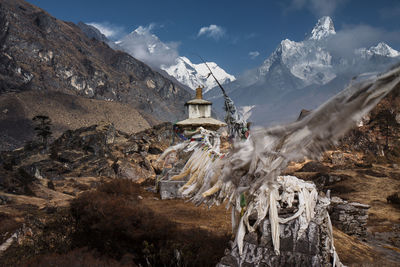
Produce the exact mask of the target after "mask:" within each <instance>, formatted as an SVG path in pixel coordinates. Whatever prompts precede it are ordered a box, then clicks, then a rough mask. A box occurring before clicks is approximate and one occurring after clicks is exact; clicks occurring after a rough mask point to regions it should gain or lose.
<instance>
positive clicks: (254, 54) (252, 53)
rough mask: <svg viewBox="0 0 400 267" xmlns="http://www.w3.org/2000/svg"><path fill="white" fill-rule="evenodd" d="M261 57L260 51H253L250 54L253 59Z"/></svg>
mask: <svg viewBox="0 0 400 267" xmlns="http://www.w3.org/2000/svg"><path fill="white" fill-rule="evenodd" d="M259 55H260V52H258V51H251V52H249V56H250V58H251V59H255V58H256V57H258V56H259Z"/></svg>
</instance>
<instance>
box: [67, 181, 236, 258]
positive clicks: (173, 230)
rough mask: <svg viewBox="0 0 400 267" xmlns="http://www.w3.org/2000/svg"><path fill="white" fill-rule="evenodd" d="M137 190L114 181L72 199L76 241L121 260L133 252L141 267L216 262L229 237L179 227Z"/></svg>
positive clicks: (135, 186) (126, 182)
mask: <svg viewBox="0 0 400 267" xmlns="http://www.w3.org/2000/svg"><path fill="white" fill-rule="evenodd" d="M139 192H140V189H139V187H138V185H136V184H134V183H133V182H131V181H129V180H114V181H113V182H111V183H106V184H104V185H102V186H100V187H99V188H98V189H97V190H96V191H91V192H85V193H83V194H82V195H81V196H80V197H79V198H77V199H75V200H74V201H73V202H72V203H71V211H72V215H73V216H74V218H75V219H76V229H77V232H76V233H75V238H74V243H75V245H76V246H78V247H84V246H87V247H89V248H90V249H95V250H97V251H98V252H99V253H101V254H103V255H104V254H105V255H107V256H108V257H112V258H114V259H117V260H120V259H121V258H122V256H123V255H126V254H131V255H133V258H134V261H135V263H137V264H141V265H143V266H146V265H148V264H150V265H151V266H215V264H216V263H217V262H218V261H219V259H220V258H221V257H222V256H223V252H224V249H225V246H226V244H227V242H228V240H229V237H228V236H214V235H212V234H211V233H209V232H207V231H205V230H202V229H187V230H186V229H185V230H182V229H179V228H178V226H177V224H176V223H174V222H171V221H170V220H169V219H168V218H166V217H163V216H160V215H159V214H155V213H154V212H153V211H152V210H150V209H149V208H148V207H146V206H145V205H144V204H143V203H142V201H140V200H139V199H138V198H137V196H138V194H139Z"/></svg>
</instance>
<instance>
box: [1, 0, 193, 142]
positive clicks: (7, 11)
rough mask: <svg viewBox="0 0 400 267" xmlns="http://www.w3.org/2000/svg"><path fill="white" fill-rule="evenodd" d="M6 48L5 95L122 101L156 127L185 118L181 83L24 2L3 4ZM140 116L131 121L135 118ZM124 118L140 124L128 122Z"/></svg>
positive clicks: (3, 60) (3, 47) (3, 43)
mask: <svg viewBox="0 0 400 267" xmlns="http://www.w3.org/2000/svg"><path fill="white" fill-rule="evenodd" d="M0 47H1V48H0V95H1V96H3V95H4V94H7V93H10V92H15V93H17V94H19V93H21V92H24V91H40V92H42V93H44V94H43V97H44V98H46V97H47V93H49V94H50V92H59V93H60V98H63V99H65V101H66V102H68V101H70V98H71V96H77V97H84V98H92V99H98V100H102V101H108V102H120V103H122V104H124V105H126V109H131V110H137V112H140V113H141V114H143V116H145V117H146V118H148V119H149V121H150V122H151V121H159V120H161V121H174V120H177V119H180V118H183V117H184V116H185V115H184V114H185V108H184V103H185V102H186V101H187V100H188V99H190V98H191V95H190V93H189V92H188V91H187V90H185V89H184V88H182V87H181V86H180V85H179V84H176V83H173V82H172V81H170V80H168V79H167V78H165V77H164V76H162V75H161V74H159V73H158V72H156V71H154V70H152V69H151V68H150V67H148V66H147V65H145V64H144V63H142V62H141V61H138V60H136V59H135V58H133V57H132V56H130V55H128V54H126V53H124V52H121V51H115V50H113V49H111V48H110V47H109V46H108V45H107V44H106V43H104V42H102V41H98V40H96V39H95V38H89V37H87V36H86V35H85V34H84V33H83V32H82V30H81V29H80V28H79V27H78V26H77V25H75V24H73V23H70V22H64V21H61V20H58V19H56V18H54V17H52V16H51V15H49V14H48V13H46V12H45V11H43V10H41V9H40V8H37V7H35V6H33V5H31V4H29V3H27V2H25V1H22V0H16V1H7V0H0ZM61 96H62V97H61ZM5 98H6V97H5ZM74 99H78V98H74ZM32 101H39V98H32ZM76 101H78V100H76ZM6 102H7V101H5V102H4V101H3V103H6ZM35 104H36V103H32V105H35ZM42 104H44V105H46V104H47V103H46V102H44V103H42ZM102 106H104V107H105V106H107V104H104V105H102ZM5 109H6V107H5V106H4V105H3V106H0V110H1V111H3V110H5ZM88 110H89V109H88ZM69 111H70V110H68V109H67V110H65V112H69ZM137 112H136V113H135V112H132V114H131V116H132V117H135V116H136V115H135V114H138V113H137ZM6 115H7V116H11V114H10V113H7V114H6ZM50 115H53V116H52V117H55V116H58V115H57V114H50ZM7 116H6V117H5V118H4V119H5V120H7V119H8V118H7ZM127 116H129V115H128V114H127ZM25 119H28V120H29V119H31V118H28V117H26V118H25ZM102 119H103V117H101V118H99V120H102ZM120 119H122V121H124V122H125V123H136V122H135V121H130V120H129V119H127V118H124V117H121V118H120ZM53 120H56V118H53ZM140 120H141V119H139V117H138V121H140ZM91 123H93V122H92V121H91ZM3 125H4V124H3ZM142 125H143V127H144V125H145V124H142ZM64 126H65V127H67V128H68V125H64ZM77 126H85V125H77ZM136 126H138V125H136ZM136 126H134V127H133V128H135V127H136ZM30 131H32V129H30ZM6 133H7V129H6V128H5V129H4V128H3V129H2V135H3V136H4V134H6ZM6 135H7V134H6ZM21 141H23V140H21Z"/></svg>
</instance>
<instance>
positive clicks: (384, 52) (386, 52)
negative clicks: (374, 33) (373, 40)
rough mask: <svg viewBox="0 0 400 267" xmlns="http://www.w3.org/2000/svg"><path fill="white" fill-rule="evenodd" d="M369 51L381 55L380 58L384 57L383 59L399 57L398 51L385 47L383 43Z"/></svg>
mask: <svg viewBox="0 0 400 267" xmlns="http://www.w3.org/2000/svg"><path fill="white" fill-rule="evenodd" d="M369 50H370V51H371V52H373V53H375V54H377V55H381V56H385V57H398V56H400V52H399V51H397V50H394V49H393V48H391V47H390V46H389V45H387V44H386V43H384V42H380V43H379V44H378V45H377V46H372V47H371V48H370V49H369Z"/></svg>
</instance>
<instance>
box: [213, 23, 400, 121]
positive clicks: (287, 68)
mask: <svg viewBox="0 0 400 267" xmlns="http://www.w3.org/2000/svg"><path fill="white" fill-rule="evenodd" d="M336 38H337V37H336V31H335V27H334V24H333V21H332V19H331V18H330V17H322V18H321V19H319V20H318V22H317V24H316V25H315V27H314V28H313V30H312V31H311V33H310V34H309V36H308V37H307V38H306V39H305V40H303V41H301V42H296V41H291V40H289V39H285V40H282V41H281V43H280V44H279V45H278V47H277V48H276V50H275V51H274V52H273V53H272V54H271V55H270V56H269V57H268V58H267V59H265V61H264V62H263V64H262V65H261V66H259V67H258V68H256V69H253V70H250V71H248V72H246V73H245V74H243V75H241V76H240V77H238V79H237V80H236V81H234V82H233V83H229V84H226V86H225V87H226V88H225V89H226V91H227V92H228V95H229V96H230V97H231V98H232V99H233V100H234V102H235V104H236V105H237V106H238V107H241V108H242V109H243V108H246V110H247V115H248V116H250V118H249V120H250V121H252V122H254V123H256V124H258V125H268V124H275V123H278V122H288V121H292V120H294V119H296V118H297V116H298V114H299V112H300V110H302V109H313V108H316V107H317V106H318V105H320V104H321V103H323V102H324V101H326V100H327V99H329V98H330V97H331V96H333V95H335V94H336V93H338V92H339V91H341V90H342V89H344V88H345V87H346V85H347V84H348V83H349V82H350V81H351V80H352V78H354V77H355V76H357V75H359V74H360V73H370V75H374V74H377V73H379V72H380V71H384V70H386V69H387V68H389V67H390V66H391V65H393V64H395V63H397V62H399V61H400V57H399V55H400V53H399V52H398V51H396V50H394V49H392V48H391V47H390V46H389V45H387V44H386V43H383V42H381V43H379V44H377V45H376V46H372V47H370V48H358V49H356V50H354V51H347V50H348V49H347V50H346V48H345V47H340V49H341V51H340V50H339V48H338V47H334V46H335V45H336V44H337V39H336ZM205 97H206V98H207V99H209V100H210V101H213V102H214V105H215V106H216V110H217V112H218V111H222V106H223V97H222V95H221V92H220V89H219V88H213V89H212V90H210V91H209V92H208V93H207V94H206V96H205Z"/></svg>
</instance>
